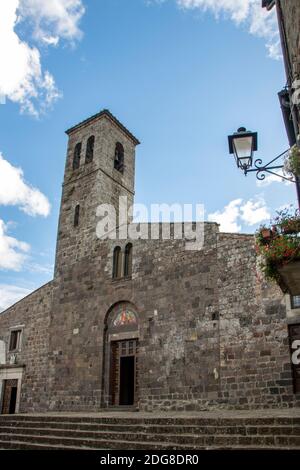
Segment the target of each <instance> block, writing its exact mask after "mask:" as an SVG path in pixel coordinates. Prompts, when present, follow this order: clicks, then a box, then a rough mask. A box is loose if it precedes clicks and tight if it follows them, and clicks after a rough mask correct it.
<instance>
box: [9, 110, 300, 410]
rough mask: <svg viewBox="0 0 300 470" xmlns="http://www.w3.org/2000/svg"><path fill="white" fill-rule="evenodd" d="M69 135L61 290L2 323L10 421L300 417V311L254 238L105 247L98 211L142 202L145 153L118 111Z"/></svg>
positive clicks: (49, 291) (207, 237)
mask: <svg viewBox="0 0 300 470" xmlns="http://www.w3.org/2000/svg"><path fill="white" fill-rule="evenodd" d="M67 134H68V136H69V142H68V151H67V159H66V167H65V176H64V183H63V191H62V200H61V209H60V217H59V226H58V236H57V250H56V261H55V273H54V279H53V280H52V281H51V282H49V283H48V284H46V285H45V286H43V287H41V288H40V289H38V290H37V291H35V292H33V293H32V294H31V295H29V296H28V297H26V298H25V299H23V300H21V301H20V302H18V303H17V304H15V305H14V306H12V307H10V308H9V309H7V310H6V311H4V312H2V313H1V314H0V397H1V402H0V411H1V412H2V413H13V412H45V411H82V410H85V411H99V410H101V409H108V408H109V409H120V410H121V409H126V410H128V409H139V410H147V411H152V410H178V411H179V410H203V409H207V410H209V409H217V408H232V409H234V408H236V409H250V408H268V407H293V406H300V388H299V380H298V379H297V377H298V376H296V375H295V367H294V365H293V364H292V361H291V338H293V337H298V336H300V308H297V306H298V304H297V302H296V303H295V302H293V299H290V298H289V297H288V296H284V295H283V294H282V292H281V291H280V290H279V289H278V288H277V287H276V286H275V285H270V284H268V283H266V282H265V281H264V280H263V279H262V278H261V277H260V274H259V273H258V271H257V267H256V264H257V262H256V253H255V247H254V237H253V236H252V235H240V234H228V233H226V234H225V233H220V231H219V226H218V225H217V224H215V223H205V224H204V246H203V249H201V250H198V251H194V250H186V249H185V244H186V241H185V240H184V239H182V240H179V239H176V238H175V237H174V236H173V237H170V239H163V237H159V238H158V239H151V238H150V236H149V239H138V240H133V241H132V240H118V239H116V240H101V239H99V238H98V237H97V235H96V225H97V207H98V206H99V205H100V204H111V205H113V206H114V207H115V210H116V213H117V214H118V205H119V198H120V197H122V196H124V197H125V196H126V197H127V199H128V202H129V204H132V203H133V200H134V187H135V185H134V174H135V148H136V146H137V145H138V144H139V142H138V140H137V139H136V138H135V137H134V136H133V135H132V134H131V133H130V132H129V131H128V130H127V129H126V128H125V127H124V126H123V125H122V124H121V123H120V122H119V121H118V120H117V119H116V118H115V117H114V116H113V115H112V114H111V113H110V112H109V111H107V110H104V111H102V112H100V113H98V114H96V115H95V116H92V117H91V118H89V119H87V120H85V121H83V122H81V123H80V124H78V125H76V126H74V127H73V128H71V129H69V130H68V131H67ZM161 228H162V227H161V226H160V229H161ZM173 229H174V227H173ZM147 230H149V233H150V231H151V225H150V224H149V226H148V225H147ZM171 232H172V231H171ZM294 300H295V299H294ZM297 370H298V369H297ZM299 377H300V374H299Z"/></svg>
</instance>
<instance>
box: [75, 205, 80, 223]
mask: <svg viewBox="0 0 300 470" xmlns="http://www.w3.org/2000/svg"><path fill="white" fill-rule="evenodd" d="M79 213H80V205H79V204H77V206H76V207H75V213H74V227H78V225H79Z"/></svg>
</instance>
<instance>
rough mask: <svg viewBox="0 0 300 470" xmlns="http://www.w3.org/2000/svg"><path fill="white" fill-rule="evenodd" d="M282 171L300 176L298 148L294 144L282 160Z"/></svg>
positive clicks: (299, 150) (299, 151)
mask: <svg viewBox="0 0 300 470" xmlns="http://www.w3.org/2000/svg"><path fill="white" fill-rule="evenodd" d="M284 173H285V174H288V175H290V176H300V148H299V147H298V146H297V145H294V146H293V147H292V148H291V149H290V151H289V152H288V154H287V156H286V158H285V162H284Z"/></svg>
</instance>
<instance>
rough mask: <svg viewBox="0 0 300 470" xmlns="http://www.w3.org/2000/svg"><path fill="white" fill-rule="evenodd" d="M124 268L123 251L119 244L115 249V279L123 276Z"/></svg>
mask: <svg viewBox="0 0 300 470" xmlns="http://www.w3.org/2000/svg"><path fill="white" fill-rule="evenodd" d="M121 269H122V252H121V248H120V247H119V246H116V248H115V249H114V256H113V279H117V278H119V277H121V273H122V271H121Z"/></svg>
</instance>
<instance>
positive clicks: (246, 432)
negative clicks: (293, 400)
mask: <svg viewBox="0 0 300 470" xmlns="http://www.w3.org/2000/svg"><path fill="white" fill-rule="evenodd" d="M99 426H101V432H113V433H118V432H119V433H128V434H133V433H145V432H147V433H148V434H161V435H166V434H168V433H171V434H176V435H181V434H189V435H195V434H197V435H219V434H221V435H236V434H237V435H240V436H255V435H258V436H260V435H265V436H266V435H271V436H274V435H277V436H300V426H293V427H291V426H240V425H236V426H190V425H186V426H178V425H169V426H167V425H160V426H159V425H156V426H151V425H138V426H137V425H135V424H129V425H128V424H126V425H122V424H101V425H99V424H89V423H69V422H53V423H51V422H50V423H48V422H39V421H26V422H25V423H24V422H21V423H18V422H16V421H12V422H9V423H7V424H5V425H4V424H1V422H0V433H5V432H7V433H13V432H14V431H15V429H16V428H17V429H18V431H20V433H23V432H24V433H26V431H28V430H29V429H30V430H31V431H32V434H35V433H40V434H45V433H49V432H50V431H52V430H53V431H59V430H64V431H65V432H66V433H68V432H69V431H72V432H82V433H85V435H88V434H93V433H97V432H99Z"/></svg>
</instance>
